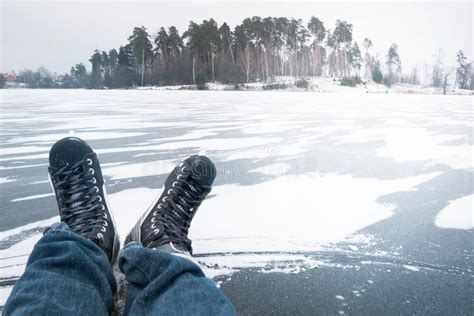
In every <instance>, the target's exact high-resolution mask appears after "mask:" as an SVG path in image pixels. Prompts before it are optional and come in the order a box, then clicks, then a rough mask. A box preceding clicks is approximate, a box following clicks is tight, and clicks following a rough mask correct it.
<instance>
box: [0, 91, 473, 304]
mask: <svg viewBox="0 0 474 316" xmlns="http://www.w3.org/2000/svg"><path fill="white" fill-rule="evenodd" d="M1 102H2V118H1V123H2V124H0V135H2V137H1V145H2V150H1V157H0V185H1V187H0V190H2V197H3V198H4V199H3V203H6V205H2V209H4V211H5V212H16V213H15V216H14V217H15V219H17V220H18V224H16V226H19V227H17V228H14V229H10V228H11V227H14V226H9V227H8V228H4V229H2V228H1V226H0V230H3V232H0V242H1V243H3V244H4V245H6V246H5V247H6V248H5V249H3V250H0V259H1V260H0V277H5V276H7V275H12V274H20V273H21V271H22V269H23V268H24V264H25V262H26V259H27V256H28V254H29V253H30V252H31V249H32V247H33V245H34V242H36V240H38V238H40V236H41V234H40V230H41V229H44V228H45V227H47V226H49V225H51V223H53V222H54V221H57V220H58V218H57V216H56V217H53V218H48V217H51V216H52V215H54V213H50V214H49V215H45V216H44V217H43V219H44V220H43V221H38V222H35V223H30V224H28V221H29V218H31V217H30V216H28V215H29V213H28V212H32V210H31V205H30V204H28V203H38V205H42V204H41V203H42V201H44V200H46V199H41V197H45V196H48V195H50V194H51V191H50V189H49V187H48V186H47V185H46V182H45V179H46V176H47V171H46V166H47V158H48V150H49V147H50V145H51V143H52V142H54V141H55V140H56V139H59V138H61V137H64V136H67V135H72V134H73V135H76V136H79V137H83V138H85V139H86V140H88V141H90V142H91V144H92V145H93V147H94V148H95V150H96V152H97V153H98V154H99V158H100V160H101V164H102V166H103V173H104V175H105V177H106V181H107V185H110V186H111V187H110V188H109V189H110V192H113V193H112V194H110V196H109V198H110V203H111V207H112V210H113V212H114V214H115V219H116V224H117V228H118V231H119V233H120V236H121V239H122V240H123V239H124V238H125V235H126V234H127V233H128V231H129V230H130V228H131V227H132V226H133V225H134V224H135V221H136V220H137V219H138V218H139V216H140V215H141V214H142V213H143V212H144V211H145V210H146V209H147V208H148V206H149V205H150V203H151V202H152V201H153V200H154V198H155V197H156V196H157V195H159V194H160V193H161V190H162V188H160V186H161V185H162V179H163V177H162V176H163V175H165V174H167V173H169V172H170V171H171V170H172V168H173V167H174V165H175V163H176V162H178V161H179V160H182V159H183V158H185V157H186V156H189V155H191V154H195V153H198V152H206V153H207V155H209V156H210V158H211V159H212V160H213V161H215V162H216V165H217V167H218V175H217V179H216V185H215V186H214V188H213V191H212V192H211V195H210V196H209V199H208V200H207V201H205V202H204V203H203V205H202V207H201V209H200V210H199V212H198V213H197V215H196V217H195V220H194V222H193V225H192V228H191V232H190V237H191V238H192V239H193V240H194V242H193V247H194V249H195V253H196V254H198V255H200V257H199V260H200V262H202V264H203V265H204V266H205V267H206V268H205V270H206V273H208V275H211V276H216V275H219V274H228V273H232V272H233V271H236V270H238V269H240V268H245V267H254V268H256V269H259V270H261V271H262V272H272V271H278V272H285V273H297V272H300V271H302V269H305V268H308V269H309V268H311V267H315V266H317V265H318V264H321V263H319V262H317V261H314V260H313V261H311V260H310V259H308V258H306V257H305V258H302V257H298V256H297V255H294V256H293V257H291V258H290V257H285V258H283V257H281V256H279V255H268V254H267V255H262V253H264V252H269V251H274V252H280V251H284V252H285V251H286V252H287V251H298V250H299V251H308V252H311V251H316V250H319V249H321V247H322V246H324V245H327V244H329V243H331V244H332V243H337V242H340V241H344V240H346V241H347V242H348V243H347V244H346V245H345V246H344V247H345V248H344V249H346V250H348V251H351V253H357V252H359V251H360V250H361V249H362V248H363V247H362V246H361V245H367V244H371V243H372V242H373V241H372V240H370V238H365V239H364V238H362V237H361V240H360V241H356V240H355V239H354V240H353V238H352V237H350V236H353V234H354V233H356V232H358V231H359V230H360V229H363V228H364V227H367V226H370V225H372V224H375V223H377V222H379V221H382V220H384V219H388V218H390V217H392V216H394V212H395V211H396V208H397V207H399V206H398V205H395V204H394V205H390V204H385V203H384V202H383V201H384V200H385V199H383V197H385V196H387V195H390V194H392V193H395V195H391V196H396V194H397V193H398V194H400V193H410V194H414V195H415V194H418V192H419V191H418V189H419V188H420V187H422V186H420V185H422V184H426V183H427V182H429V181H431V180H436V179H437V178H438V177H440V176H442V175H444V174H445V173H448V172H450V171H453V169H458V170H461V171H466V172H471V171H472V170H473V169H472V168H473V162H472V155H473V145H472V135H471V134H472V121H473V118H474V115H473V110H472V97H470V96H443V97H441V96H421V95H399V96H394V95H370V94H367V95H366V94H360V95H357V94H351V95H343V94H341V95H334V94H321V93H288V92H278V93H274V92H255V93H251V92H249V93H246V92H213V91H208V92H198V91H85V90H84V91H53V90H48V91H42V90H37V91H31V90H24V91H12V90H8V91H4V92H2V100H1ZM4 104H5V105H8V106H3V105H4ZM155 175H160V176H161V177H156V178H157V179H161V180H159V181H161V182H160V183H158V182H157V181H158V180H157V181H152V179H153V177H151V176H155ZM124 180H126V181H124ZM30 184H35V185H30ZM38 190H42V191H38ZM420 190H421V189H420ZM454 193H456V192H454ZM454 193H453V194H454ZM464 194H465V193H464ZM458 196H461V195H458ZM443 198H445V196H440V197H439V199H440V201H443V200H442V199H443ZM33 199H34V200H33ZM449 199H452V196H450V197H449ZM28 200H29V201H28ZM417 201H420V203H427V202H430V201H424V200H423V198H419V200H417ZM397 202H402V203H401V205H406V204H404V203H403V202H405V201H404V200H403V198H400V200H397V198H394V203H397ZM26 205H28V206H26ZM469 206H470V208H469ZM402 211H403V210H402ZM395 214H396V213H395ZM472 216H473V215H472V195H470V196H465V197H462V198H460V199H459V200H455V201H453V202H451V204H450V205H448V207H446V209H444V210H443V211H442V212H440V213H439V214H438V216H437V217H436V221H435V223H436V225H437V226H440V227H443V228H462V229H470V228H472ZM393 218H394V217H392V218H391V219H393ZM426 220H427V221H428V222H430V223H431V222H432V221H433V219H432V217H430V218H429V219H426ZM357 236H359V237H360V235H357ZM348 237H350V238H352V239H349V240H347V238H348ZM237 252H245V253H246V254H247V253H249V252H258V253H260V254H261V255H262V256H260V257H259V258H257V257H255V256H254V255H249V256H247V255H240V256H239V255H236V254H235V253H237ZM221 253H234V255H228V256H222V255H216V254H221ZM14 256H19V257H16V258H10V257H14ZM7 258H9V259H7ZM268 262H271V263H274V264H273V268H274V269H272V268H271V267H270V266H271V265H267V263H268ZM276 262H280V263H283V264H276ZM6 263H8V265H9V266H11V267H9V268H2V267H5V266H7V265H6ZM215 265H217V268H216V267H215ZM407 269H408V268H407ZM368 282H369V281H368ZM1 291H2V292H1V293H0V296H1V295H6V294H5V293H7V292H6V291H8V290H5V289H1Z"/></svg>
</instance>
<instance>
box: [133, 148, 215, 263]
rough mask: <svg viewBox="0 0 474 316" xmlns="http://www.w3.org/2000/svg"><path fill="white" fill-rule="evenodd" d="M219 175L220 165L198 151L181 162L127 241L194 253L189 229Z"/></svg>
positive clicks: (170, 250)
mask: <svg viewBox="0 0 474 316" xmlns="http://www.w3.org/2000/svg"><path fill="white" fill-rule="evenodd" d="M215 176H216V168H215V166H214V164H213V163H212V162H211V160H209V158H207V157H205V156H198V155H194V156H191V157H189V158H187V159H186V160H184V161H183V162H181V163H180V164H179V165H177V166H176V167H175V168H174V170H173V172H172V173H171V174H170V175H169V176H168V178H167V179H166V181H165V185H164V190H163V193H162V194H161V196H160V197H159V199H157V200H155V201H154V202H153V204H152V205H151V206H150V208H149V209H148V210H147V211H146V212H145V213H144V214H143V216H142V217H141V218H140V219H139V220H138V222H137V224H136V225H135V226H134V227H133V229H132V231H131V232H130V234H129V235H128V236H127V238H126V240H125V244H127V243H129V242H131V241H137V242H140V243H141V244H142V245H143V246H144V247H147V248H156V249H160V250H164V251H168V252H172V253H185V254H192V247H191V240H190V239H189V238H188V230H189V227H190V224H191V221H192V219H193V217H194V214H195V213H196V211H197V209H198V207H199V206H200V205H201V202H202V201H203V200H204V199H205V198H206V196H207V194H208V193H209V192H210V191H211V186H212V183H213V181H214V178H215Z"/></svg>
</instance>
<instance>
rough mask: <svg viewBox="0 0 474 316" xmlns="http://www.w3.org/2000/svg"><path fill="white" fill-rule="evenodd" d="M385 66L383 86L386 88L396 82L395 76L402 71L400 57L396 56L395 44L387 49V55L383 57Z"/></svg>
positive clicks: (396, 48)
mask: <svg viewBox="0 0 474 316" xmlns="http://www.w3.org/2000/svg"><path fill="white" fill-rule="evenodd" d="M385 57H386V62H385V65H386V66H387V74H386V76H385V78H384V81H385V84H387V85H388V86H390V85H392V84H393V83H395V81H396V74H397V73H400V72H401V71H402V63H401V61H400V56H399V55H398V46H397V44H392V46H390V48H389V49H388V53H387V55H386V56H385Z"/></svg>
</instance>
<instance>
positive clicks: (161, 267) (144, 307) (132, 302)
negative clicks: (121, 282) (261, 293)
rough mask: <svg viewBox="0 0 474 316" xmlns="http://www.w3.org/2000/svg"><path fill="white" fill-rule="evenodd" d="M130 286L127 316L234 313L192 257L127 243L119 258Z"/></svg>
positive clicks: (232, 308)
mask: <svg viewBox="0 0 474 316" xmlns="http://www.w3.org/2000/svg"><path fill="white" fill-rule="evenodd" d="M119 265H120V269H121V270H122V271H123V272H124V273H125V275H126V277H127V280H128V283H129V287H128V293H127V304H126V306H125V315H154V314H161V315H235V314H236V313H235V310H234V307H233V306H232V304H231V303H230V302H229V300H228V299H227V298H226V297H225V296H224V294H222V292H221V291H219V289H217V287H216V285H215V284H214V282H213V281H212V280H211V279H208V278H206V277H205V275H204V273H203V272H202V270H201V268H200V267H199V266H198V265H197V264H196V263H195V262H193V261H192V259H191V257H188V258H186V256H183V257H181V256H178V255H176V254H172V253H170V252H167V251H163V250H158V249H148V248H144V247H143V246H142V245H140V244H139V243H136V242H132V243H129V244H127V246H125V248H124V249H123V251H122V254H121V256H120V259H119Z"/></svg>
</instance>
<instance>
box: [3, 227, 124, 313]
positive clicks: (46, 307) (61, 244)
mask: <svg viewBox="0 0 474 316" xmlns="http://www.w3.org/2000/svg"><path fill="white" fill-rule="evenodd" d="M116 287H117V285H116V282H115V278H114V275H113V272H112V267H111V265H110V263H109V260H108V258H107V255H106V254H105V253H104V252H103V251H102V249H100V248H99V247H98V246H97V245H96V244H94V243H93V242H92V241H90V240H88V239H87V238H85V237H83V236H80V235H78V234H75V233H73V232H71V231H70V230H69V227H68V226H67V225H66V224H64V223H58V224H55V225H53V226H52V227H51V228H50V229H48V230H47V231H46V232H45V233H44V236H43V237H42V238H41V239H40V240H39V241H38V243H37V244H36V245H35V247H34V249H33V252H32V253H31V255H30V257H29V259H28V263H27V265H26V270H25V272H24V273H23V276H22V277H21V278H20V279H19V280H18V281H17V282H16V284H15V287H14V288H13V290H12V293H11V295H10V297H9V298H8V300H7V302H6V304H5V307H4V311H3V312H4V315H107V314H109V312H110V311H111V310H112V304H113V295H114V293H115V290H116Z"/></svg>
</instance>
